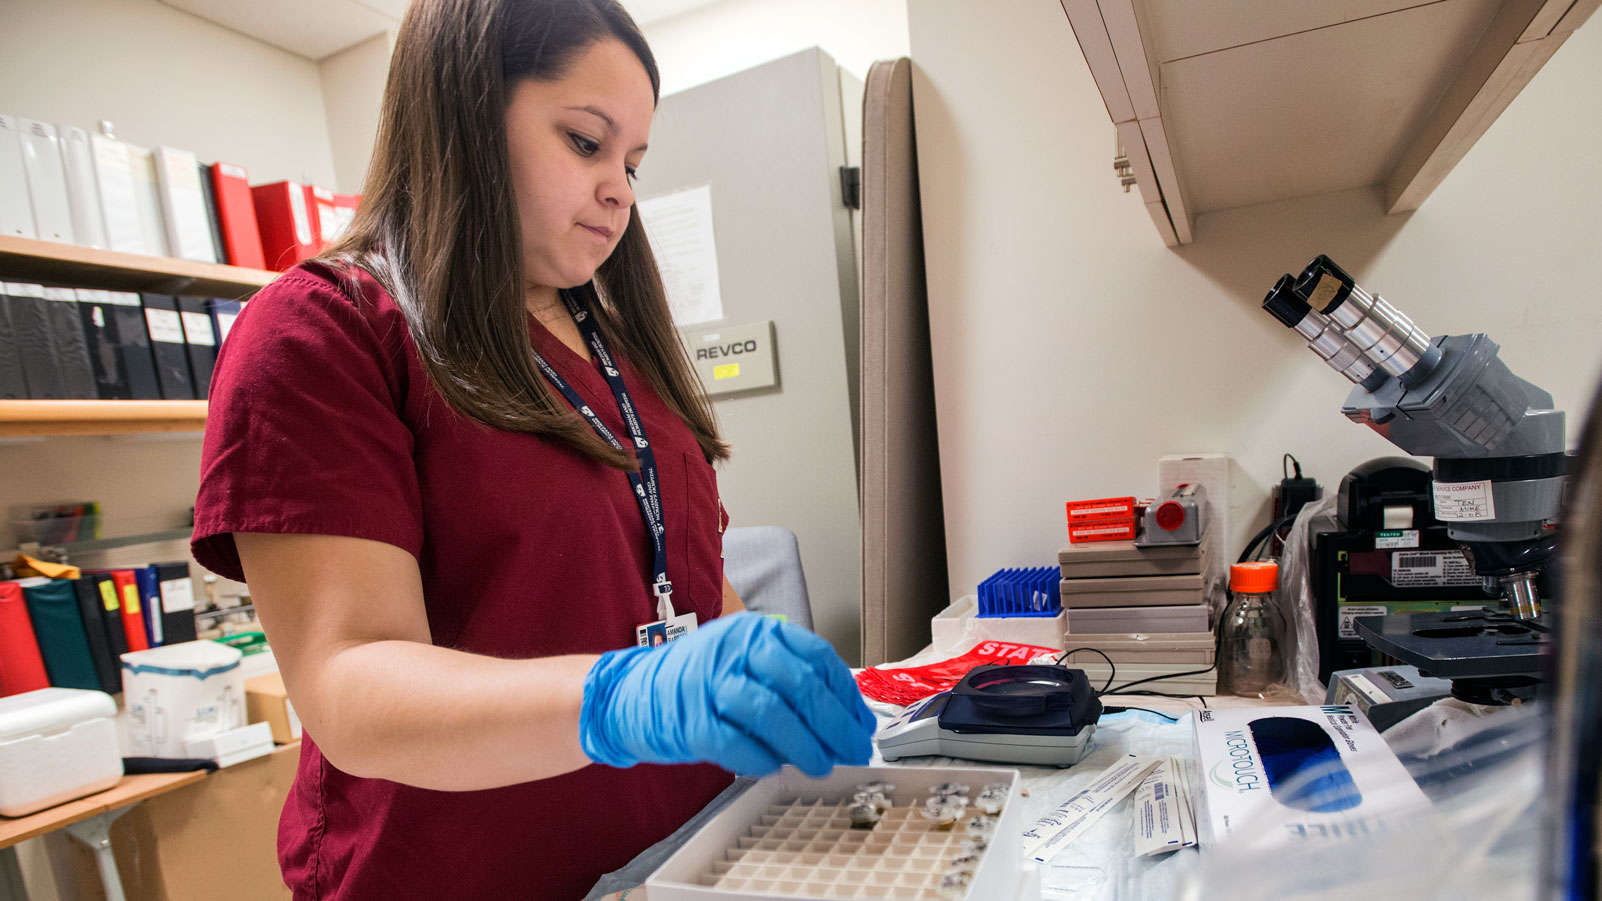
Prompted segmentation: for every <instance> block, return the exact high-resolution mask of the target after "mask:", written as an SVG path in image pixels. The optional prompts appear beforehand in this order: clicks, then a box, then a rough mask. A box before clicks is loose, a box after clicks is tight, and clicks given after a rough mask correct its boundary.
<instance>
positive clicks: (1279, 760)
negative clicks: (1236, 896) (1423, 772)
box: [1191, 705, 1430, 847]
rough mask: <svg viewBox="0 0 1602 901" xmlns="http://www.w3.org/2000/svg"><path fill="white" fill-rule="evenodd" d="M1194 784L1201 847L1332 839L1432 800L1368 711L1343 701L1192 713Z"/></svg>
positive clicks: (1382, 827)
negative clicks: (1366, 714)
mask: <svg viewBox="0 0 1602 901" xmlns="http://www.w3.org/2000/svg"><path fill="white" fill-rule="evenodd" d="M1193 734H1194V736H1195V748H1196V753H1195V755H1194V757H1193V758H1192V766H1193V767H1194V769H1193V770H1192V773H1191V775H1192V777H1193V778H1192V779H1191V786H1192V791H1194V792H1195V793H1196V798H1195V802H1196V826H1197V831H1198V834H1199V836H1200V840H1201V843H1202V845H1203V846H1204V847H1207V846H1211V845H1216V844H1218V843H1220V842H1223V841H1225V840H1232V841H1238V842H1242V843H1243V844H1244V846H1246V847H1273V846H1278V845H1291V844H1296V843H1299V842H1302V841H1330V840H1340V839H1344V838H1352V837H1356V836H1371V835H1375V834H1380V833H1384V832H1386V831H1387V830H1391V829H1406V828H1407V825H1406V823H1407V816H1406V815H1407V814H1412V813H1421V812H1423V811H1427V810H1428V809H1429V808H1430V802H1429V799H1427V798H1426V797H1424V793H1423V792H1422V791H1420V790H1419V787H1418V784H1417V783H1415V782H1414V781H1413V777H1411V776H1409V775H1408V774H1407V770H1406V769H1405V768H1404V767H1403V766H1402V762H1401V761H1400V760H1397V759H1396V755H1395V754H1394V753H1393V752H1392V751H1391V749H1390V747H1389V746H1388V745H1386V744H1385V739H1383V738H1381V737H1380V734H1379V733H1378V732H1376V731H1374V727H1373V726H1371V725H1369V722H1368V720H1367V719H1365V718H1364V717H1363V715H1362V714H1361V713H1358V712H1357V711H1356V710H1355V709H1354V708H1352V707H1349V706H1345V705H1333V706H1325V707H1272V708H1267V709H1264V708H1228V709H1223V710H1219V709H1213V710H1198V711H1196V712H1195V726H1194V730H1193Z"/></svg>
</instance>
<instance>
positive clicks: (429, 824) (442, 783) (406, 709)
mask: <svg viewBox="0 0 1602 901" xmlns="http://www.w3.org/2000/svg"><path fill="white" fill-rule="evenodd" d="M658 89H659V81H658V78H657V74H656V68H655V63H654V62H653V60H652V57H651V54H650V50H649V49H648V48H647V47H646V45H645V42H644V40H643V38H642V37H641V36H640V34H639V31H638V29H637V28H636V27H635V26H634V23H633V22H632V21H631V20H630V19H629V17H628V16H627V14H625V13H624V12H623V11H622V9H621V8H619V7H618V5H617V4H616V3H615V2H613V0H417V2H415V3H413V4H412V6H411V8H410V10H409V11H408V13H407V15H406V20H405V23H404V24H403V26H402V29H401V33H400V35H399V38H398V41H397V44H396V47H395V53H394V58H393V60H392V64H391V68H390V74H389V82H388V85H387V86H386V89H385V96H384V106H383V115H382V121H381V125H380V129H379V135H378V140H377V145H376V147H375V152H374V156H373V160H372V164H371V168H370V171H369V174H368V178H367V184H366V185H365V194H364V198H363V202H362V206H361V209H360V211H359V212H358V214H357V217H356V220H355V222H354V223H353V225H352V227H351V230H350V232H349V234H348V235H347V236H346V237H345V238H344V239H342V240H341V241H340V242H339V244H338V245H337V246H335V247H333V248H331V249H330V250H329V251H328V252H327V253H325V254H324V255H323V256H322V257H321V258H320V259H318V260H315V261H312V262H309V263H306V264H302V265H301V266H298V267H296V268H294V269H292V270H290V271H289V272H287V273H285V274H284V276H283V277H281V278H280V279H279V280H278V281H276V282H274V283H273V284H272V285H270V286H268V287H267V288H265V289H263V290H262V291H261V292H259V293H258V294H257V296H256V297H255V299H253V300H252V301H251V303H250V304H249V305H248V307H247V309H246V310H245V312H244V313H243V314H242V315H241V316H240V318H239V320H238V322H237V323H236V325H235V327H234V330H233V332H232V334H231V335H230V338H229V340H228V343H227V345H226V346H225V347H224V349H223V351H222V353H221V355H220V356H219V359H218V365H217V372H216V375H215V377H214V380H213V385H212V400H211V410H210V414H209V420H208V423H207V429H206V438H205V449H204V459H203V464H202V484H201V488H200V495H199V498H198V500H197V503H196V525H195V540H194V551H195V555H196V558H197V559H198V560H199V561H200V562H201V563H203V564H204V565H206V566H207V567H208V568H210V569H213V570H215V571H217V572H219V573H222V574H224V575H227V576H230V577H233V578H245V579H248V581H249V583H250V586H251V595H252V598H253V600H254V602H255V604H256V609H257V610H258V612H259V614H260V616H261V620H262V624H263V626H264V627H265V628H266V630H267V633H268V636H269V638H270V639H271V641H272V645H273V648H274V650H275V651H276V655H277V658H278V661H279V665H280V668H281V669H282V671H283V675H284V681H285V684H286V686H287V687H288V689H289V694H290V697H291V699H292V700H293V702H294V704H295V709H296V711H297V713H298V714H299V715H300V717H301V719H302V721H303V722H304V724H305V733H306V740H305V743H304V744H303V745H302V751H301V761H300V767H299V770H298V773H297V777H296V780H295V784H294V786H293V788H292V789H291V791H290V796H289V799H288V802H287V803H286V805H285V808H284V813H283V817H282V820H281V822H280V828H279V855H280V861H281V863H282V865H283V869H284V874H285V879H286V881H287V882H288V883H289V885H290V886H291V887H292V889H293V890H294V895H295V897H296V898H337V899H347V898H349V899H366V898H385V899H389V898H413V897H415V898H425V897H426V898H512V897H530V896H533V897H541V898H578V897H581V896H582V895H583V894H584V893H585V891H586V890H587V889H588V888H589V887H590V885H591V884H593V882H594V881H595V879H596V878H597V877H598V876H599V875H601V874H603V873H606V872H608V871H610V870H613V869H616V868H617V867H619V866H621V865H622V864H624V863H626V862H627V861H628V860H629V859H630V858H632V857H633V856H634V855H635V854H637V853H638V852H639V851H641V850H643V849H644V848H646V847H648V846H649V845H651V844H652V843H654V842H656V841H657V840H659V839H661V838H663V837H665V836H666V835H668V834H669V833H670V832H672V831H673V829H674V828H676V827H677V826H678V825H680V824H681V823H683V822H684V821H685V820H686V819H688V818H689V817H690V816H691V815H693V814H694V813H695V812H696V811H697V810H699V809H700V808H701V807H702V806H704V805H705V803H706V802H707V801H708V800H710V799H711V798H712V797H714V796H715V795H716V794H717V793H718V792H719V791H720V790H722V789H723V788H724V787H725V786H726V785H727V784H728V783H729V781H730V776H729V773H728V771H729V770H733V771H736V772H742V773H764V772H769V771H772V770H773V769H775V768H777V767H778V766H779V765H780V764H783V763H792V764H795V765H797V766H799V767H801V768H802V769H803V770H805V771H807V772H809V773H813V774H822V773H825V772H827V771H828V770H829V769H830V768H831V767H832V766H833V765H836V764H840V763H857V764H860V763H865V762H866V761H867V758H868V754H869V736H870V735H871V731H872V723H873V718H872V716H871V714H869V713H868V711H867V709H866V707H865V706H864V705H863V704H862V701H861V698H860V696H858V695H857V693H856V691H855V686H854V685H853V683H852V681H851V678H850V675H849V672H848V671H847V670H846V669H845V667H844V665H843V664H842V663H841V662H840V660H839V658H838V657H837V656H835V655H834V653H833V652H832V651H831V650H830V649H829V647H828V646H827V645H826V644H825V643H824V642H823V641H822V640H821V639H818V638H817V637H816V636H813V635H811V634H810V633H808V632H805V631H803V630H800V629H797V628H794V627H790V626H783V625H780V624H778V623H776V622H774V621H772V620H768V619H763V618H759V617H756V616H754V615H753V614H749V613H739V612H738V611H739V610H740V609H741V606H740V602H739V599H738V598H737V597H736V596H735V594H734V592H733V591H732V590H731V589H730V588H729V585H728V583H727V581H726V580H724V579H723V577H722V561H721V557H720V547H721V538H722V531H723V528H724V526H725V522H726V518H725V516H724V513H723V510H722V507H721V504H720V503H719V500H718V496H717V488H716V477H715V474H714V471H713V469H712V466H711V461H714V460H720V459H724V458H726V457H727V455H728V449H727V447H726V446H725V445H724V444H723V443H722V441H721V440H720V439H719V438H718V435H717V430H716V427H715V425H714V422H713V417H712V413H711V410H710V407H709V405H708V404H707V402H706V400H705V397H704V395H703V394H702V393H701V392H700V391H699V386H698V384H697V383H696V381H695V378H694V376H693V374H692V370H691V369H690V368H689V365H688V363H687V361H686V360H685V358H684V355H683V351H682V349H681V347H680V345H679V343H678V341H677V338H676V336H675V334H674V331H673V326H672V322H671V320H670V317H669V314H668V310H667V304H666V301H665V299H664V296H663V292H662V286H661V281H660V278H659V277H658V275H657V272H656V267H655V264H654V262H653V260H652V258H651V254H650V250H649V247H648V245H647V243H646V240H645V237H644V235H643V234H642V232H641V227H640V223H639V220H638V216H637V214H636V213H635V212H634V208H633V199H634V198H633V191H632V188H631V184H630V182H631V179H632V176H633V172H634V170H635V169H636V168H637V167H638V166H639V165H640V163H641V161H642V159H643V158H644V155H645V152H646V145H647V142H648V136H649V129H650V122H651V116H652V113H653V111H654V109H655V104H656V100H657V92H658ZM731 613H732V614H734V615H731V616H724V614H731ZM720 617H721V618H720ZM696 626H699V628H695V627H696ZM653 627H655V628H654V629H653ZM690 630H693V631H690ZM651 631H663V632H664V633H665V634H666V636H667V637H669V638H670V639H673V640H670V641H669V642H668V643H667V644H666V645H665V646H663V647H651V646H649V645H646V639H645V636H646V635H648V634H649V633H650V632H651ZM637 644H638V645H642V646H640V647H635V645H637ZM703 761H704V762H706V763H697V764H696V765H681V766H662V765H661V764H690V763H693V762H703ZM708 763H709V764H712V765H707V764H708ZM635 764H644V765H638V766H636V765H635Z"/></svg>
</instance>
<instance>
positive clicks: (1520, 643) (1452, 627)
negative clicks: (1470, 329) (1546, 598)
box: [1263, 254, 1569, 704]
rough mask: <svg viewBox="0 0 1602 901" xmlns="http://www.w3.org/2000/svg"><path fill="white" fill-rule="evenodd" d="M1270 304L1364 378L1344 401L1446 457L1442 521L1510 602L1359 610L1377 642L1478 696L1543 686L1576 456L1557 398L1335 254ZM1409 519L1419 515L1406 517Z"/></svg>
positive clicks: (1440, 469)
mask: <svg viewBox="0 0 1602 901" xmlns="http://www.w3.org/2000/svg"><path fill="white" fill-rule="evenodd" d="M1263 309H1265V310H1267V311H1268V312H1269V313H1270V314H1272V315H1273V316H1274V318H1276V319H1278V320H1279V321H1280V322H1281V323H1283V324H1284V325H1285V326H1287V327H1288V328H1291V329H1294V330H1295V331H1296V332H1297V334H1299V335H1301V336H1302V338H1304V339H1305V340H1306V341H1307V346H1308V347H1309V348H1310V349H1312V351H1313V352H1314V353H1316V354H1318V356H1319V357H1320V358H1321V359H1323V360H1324V362H1325V363H1327V364H1328V365H1329V367H1330V368H1331V369H1334V370H1335V371H1336V372H1339V373H1340V374H1342V375H1344V376H1345V377H1346V378H1347V379H1349V380H1350V381H1351V382H1352V383H1353V386H1354V387H1353V388H1352V391H1351V393H1350V394H1349V395H1348V396H1347V398H1346V403H1345V406H1343V407H1342V409H1341V412H1342V413H1344V414H1346V417H1347V418H1348V419H1350V420H1352V421H1353V422H1357V423H1361V424H1362V425H1366V426H1368V427H1369V428H1371V429H1373V430H1374V431H1375V432H1378V433H1379V434H1380V435H1381V436H1382V437H1384V438H1385V439H1386V440H1388V441H1390V442H1391V443H1392V444H1395V445H1396V446H1397V447H1399V448H1401V449H1402V450H1403V451H1406V452H1407V453H1409V454H1412V455H1415V456H1422V457H1433V458H1434V465H1433V469H1432V475H1433V481H1432V484H1431V491H1432V494H1433V500H1434V507H1435V515H1436V518H1437V519H1439V520H1440V521H1441V522H1443V523H1445V524H1446V526H1447V531H1448V534H1449V535H1450V537H1451V538H1452V540H1454V541H1456V542H1457V543H1458V544H1459V545H1460V546H1461V547H1462V549H1463V553H1464V556H1465V557H1466V558H1467V559H1468V561H1469V562H1470V564H1471V565H1472V566H1473V567H1474V570H1475V573H1476V574H1477V575H1478V576H1479V577H1480V579H1481V583H1482V585H1483V587H1484V589H1485V592H1486V594H1487V595H1488V596H1490V597H1491V598H1495V599H1497V603H1496V604H1494V605H1487V607H1486V608H1484V609H1481V610H1477V611H1475V610H1462V611H1453V612H1443V613H1414V614H1403V615H1393V616H1383V617H1382V616H1372V617H1360V618H1358V619H1357V620H1355V623H1354V624H1355V626H1356V629H1357V631H1358V633H1359V634H1360V635H1361V636H1362V637H1363V639H1364V640H1365V641H1367V642H1368V643H1369V644H1370V645H1371V646H1373V647H1374V648H1375V649H1377V650H1379V651H1380V652H1382V653H1385V654H1389V655H1390V656H1392V657H1395V658H1397V659H1398V660H1401V661H1403V662H1404V663H1408V664H1411V665H1413V666H1416V667H1418V668H1419V670H1420V671H1421V672H1423V673H1425V674H1426V675H1431V676H1436V677H1439V678H1443V679H1450V680H1452V693H1453V694H1454V695H1456V696H1457V697H1459V698H1461V699H1463V700H1465V701H1471V702H1473V703H1479V704H1507V703H1518V702H1520V701H1524V700H1529V699H1532V698H1533V697H1535V694H1536V686H1537V685H1538V684H1539V682H1540V679H1539V673H1540V659H1541V655H1542V652H1543V650H1545V645H1546V644H1547V642H1548V640H1549V635H1550V623H1549V620H1548V618H1547V617H1546V616H1543V615H1542V611H1541V595H1540V592H1539V590H1538V587H1537V586H1538V581H1541V580H1543V576H1545V579H1544V581H1546V582H1547V583H1548V584H1550V582H1551V580H1552V578H1553V577H1555V575H1556V573H1555V572H1548V566H1549V564H1550V563H1552V562H1553V560H1554V557H1555V553H1556V545H1557V535H1556V531H1555V524H1554V523H1555V520H1556V518H1557V516H1558V512H1559V506H1560V503H1561V501H1562V494H1563V487H1564V482H1565V480H1566V478H1567V475H1568V471H1569V457H1568V455H1567V453H1566V452H1565V448H1564V423H1563V413H1562V411H1560V410H1554V409H1552V396H1551V395H1550V394H1548V393H1547V392H1545V391H1542V390H1541V389H1539V388H1537V387H1535V386H1534V385H1532V384H1530V383H1529V382H1526V381H1524V380H1523V379H1521V378H1519V377H1518V376H1516V375H1514V374H1513V373H1512V372H1511V371H1510V370H1509V369H1508V368H1507V366H1506V364H1504V363H1503V362H1502V361H1501V360H1500V359H1498V358H1497V351H1498V350H1499V348H1498V346H1497V344H1496V342H1494V341H1492V340H1491V339H1490V338H1489V337H1487V336H1486V335H1483V334H1471V335H1447V336H1440V337H1434V338H1432V337H1430V336H1429V335H1427V334H1425V333H1424V332H1423V331H1421V330H1420V329H1419V328H1418V326H1416V325H1414V324H1413V322H1412V320H1410V319H1408V318H1407V316H1405V315H1404V314H1402V313H1401V311H1399V310H1397V309H1396V308H1395V307H1394V306H1392V305H1391V304H1390V303H1388V302H1386V301H1385V300H1384V299H1383V298H1381V297H1380V296H1379V295H1377V294H1370V293H1368V292H1367V291H1365V290H1363V288H1362V287H1360V286H1359V285H1358V284H1357V282H1356V281H1355V280H1353V278H1352V277H1351V276H1350V275H1348V274H1347V273H1346V271H1345V270H1343V269H1342V268H1341V267H1339V266H1337V265H1336V264H1335V263H1334V262H1333V261H1332V260H1330V258H1329V257H1327V256H1324V255H1322V254H1321V255H1319V257H1318V258H1317V259H1315V260H1313V262H1311V263H1309V264H1308V265H1307V268H1306V269H1305V270H1303V272H1302V274H1301V277H1299V278H1293V277H1292V276H1290V275H1289V274H1287V275H1284V276H1282V277H1281V278H1280V279H1279V281H1278V282H1277V283H1276V284H1275V285H1274V287H1273V289H1272V290H1270V291H1269V292H1268V296H1267V297H1265V298H1264V299H1263ZM1402 527H1403V528H1407V527H1406V526H1402Z"/></svg>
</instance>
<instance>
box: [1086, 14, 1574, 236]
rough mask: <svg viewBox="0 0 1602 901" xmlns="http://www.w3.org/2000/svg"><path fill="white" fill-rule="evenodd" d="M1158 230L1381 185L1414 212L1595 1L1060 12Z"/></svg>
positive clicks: (1394, 204) (1170, 231)
mask: <svg viewBox="0 0 1602 901" xmlns="http://www.w3.org/2000/svg"><path fill="white" fill-rule="evenodd" d="M1061 3H1062V7H1063V10H1064V11H1065V12H1066V13H1067V14H1068V20H1069V23H1070V24H1071V25H1072V26H1073V32H1074V36H1075V38H1077V40H1078V42H1079V47H1080V50H1081V51H1083V53H1084V56H1085V61H1086V62H1087V63H1088V64H1089V65H1090V71H1091V73H1092V75H1093V76H1094V77H1095V80H1096V86H1097V88H1098V89H1099V90H1100V91H1101V95H1102V99H1103V100H1104V101H1105V102H1106V105H1107V112H1108V114H1109V115H1110V116H1111V118H1112V121H1113V124H1114V125H1115V126H1116V127H1117V130H1118V137H1119V142H1120V144H1121V145H1122V148H1123V152H1124V154H1125V155H1126V156H1127V157H1128V164H1129V167H1130V169H1131V170H1132V174H1133V175H1134V177H1135V180H1136V185H1137V186H1138V187H1139V189H1140V193H1141V199H1142V200H1143V201H1144V202H1145V204H1146V209H1147V212H1149V213H1150V214H1151V218H1152V222H1153V223H1154V224H1155V225H1156V226H1157V231H1158V232H1159V233H1160V234H1161V235H1162V238H1163V240H1164V242H1165V243H1167V244H1168V245H1169V246H1173V245H1176V244H1189V243H1191V241H1192V240H1193V239H1194V223H1195V218H1196V216H1198V215H1200V214H1202V213H1208V212H1214V211H1217V210H1225V209H1231V208H1234V207H1241V206H1251V205H1254V204H1260V203H1268V202H1271V201H1276V200H1286V199H1290V198H1293V197H1304V196H1309V195H1313V194H1323V193H1326V192H1330V191H1339V190H1344V189H1348V188H1357V187H1363V186H1369V185H1379V186H1382V187H1383V188H1384V190H1385V209H1386V211H1387V212H1389V213H1398V212H1403V211H1406V210H1413V209H1417V208H1418V207H1419V205H1420V204H1421V203H1423V202H1424V198H1426V197H1428V196H1429V194H1430V192H1431V191H1433V190H1435V187H1436V186H1437V185H1439V184H1440V183H1441V181H1442V180H1443V179H1445V178H1446V176H1447V173H1449V172H1450V171H1451V170H1452V167H1453V166H1455V165H1456V164H1457V162H1458V160H1460V159H1462V158H1463V155H1464V154H1465V153H1467V152H1468V149H1469V148H1470V147H1472V146H1474V142H1475V141H1476V140H1478V139H1479V137H1480V135H1482V134H1484V133H1485V130H1486V129H1487V128H1489V127H1490V125H1491V123H1492V122H1494V121H1496V117H1497V116H1499V115H1501V113H1502V111H1503V110H1504V109H1506V108H1507V106H1508V104H1509V103H1511V102H1512V101H1513V98H1514V97H1516V96H1518V93H1519V91H1521V90H1522V89H1523V88H1524V86H1525V85H1526V84H1528V83H1529V81H1530V79H1531V78H1533V77H1534V76H1535V73H1536V72H1538V71H1540V69H1541V67H1542V66H1543V65H1545V64H1546V61H1547V60H1548V59H1551V57H1552V54H1553V53H1555V52H1557V49H1558V48H1559V47H1560V46H1562V44H1563V42H1564V40H1565V39H1566V38H1567V37H1568V36H1569V34H1570V33H1572V32H1573V31H1574V30H1575V29H1576V28H1578V27H1579V26H1580V25H1581V24H1583V23H1584V22H1585V20H1586V19H1588V18H1590V16H1591V14H1592V13H1593V12H1595V11H1596V8H1597V6H1598V5H1602V0H1433V2H1426V0H1329V2H1318V3H1301V2H1285V0H1061Z"/></svg>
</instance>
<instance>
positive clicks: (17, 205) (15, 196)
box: [0, 115, 39, 238]
mask: <svg viewBox="0 0 1602 901" xmlns="http://www.w3.org/2000/svg"><path fill="white" fill-rule="evenodd" d="M0 235H6V236H7V237H13V238H37V237H39V233H38V231H37V230H35V229H34V227H33V203H32V201H31V200H29V198H28V172H27V168H26V167H25V166H24V165H23V162H22V132H21V130H19V129H18V127H17V120H16V119H15V118H14V117H12V116H6V115H0Z"/></svg>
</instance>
